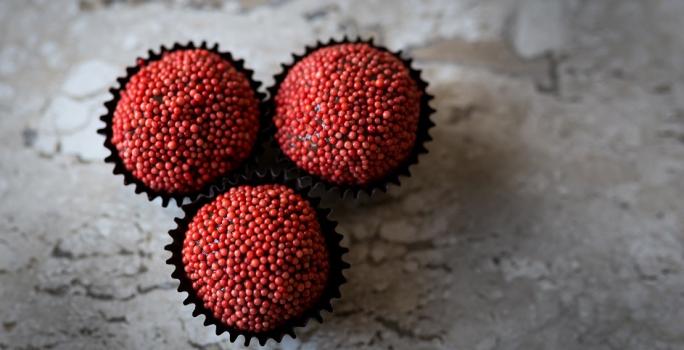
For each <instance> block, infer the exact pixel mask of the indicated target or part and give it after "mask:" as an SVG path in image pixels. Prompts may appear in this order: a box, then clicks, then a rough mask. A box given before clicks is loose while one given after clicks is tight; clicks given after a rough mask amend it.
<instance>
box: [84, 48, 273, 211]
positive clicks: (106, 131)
mask: <svg viewBox="0 0 684 350" xmlns="http://www.w3.org/2000/svg"><path fill="white" fill-rule="evenodd" d="M190 49H204V50H208V51H211V52H214V53H216V54H218V55H219V56H221V57H222V58H223V59H225V60H226V61H228V62H230V63H231V64H232V65H233V66H234V67H235V68H236V69H237V70H238V71H239V72H241V73H242V74H243V75H244V76H245V77H246V78H247V80H249V84H250V86H251V88H252V90H253V91H254V93H255V95H256V98H257V100H258V101H259V115H260V117H259V118H260V120H259V123H260V125H259V126H260V129H263V128H264V126H265V125H266V119H265V115H266V113H265V97H266V95H265V94H263V93H261V92H259V91H258V89H259V86H260V85H261V83H259V82H257V81H255V80H254V79H253V77H252V76H253V75H254V72H253V71H252V70H249V69H247V68H245V66H244V61H243V60H238V59H235V58H233V56H232V55H231V54H230V53H229V52H222V51H219V48H218V45H217V44H214V45H213V46H208V45H207V43H206V42H202V43H201V44H199V45H195V44H194V43H193V42H189V43H187V44H179V43H175V44H174V45H173V46H172V47H170V48H167V47H165V46H162V47H161V48H160V50H159V51H158V52H154V51H152V50H149V51H148V57H147V58H139V59H138V60H137V61H138V62H139V61H141V60H142V64H137V65H135V66H131V67H128V68H126V75H125V76H124V77H121V78H118V79H117V82H118V84H119V86H118V87H113V88H111V89H109V91H110V93H111V94H112V99H111V100H109V101H107V102H105V104H104V105H105V108H106V109H107V113H106V114H104V115H102V116H101V117H100V120H102V121H103V122H104V123H105V127H104V128H102V129H99V130H98V131H97V132H98V133H99V134H102V135H104V136H105V141H104V146H105V147H106V148H107V149H108V150H109V151H110V152H111V154H110V155H109V156H107V157H106V158H105V162H107V163H112V164H113V165H114V170H113V173H114V174H115V175H118V174H120V175H123V178H124V185H134V186H135V193H145V194H147V198H148V199H149V200H150V201H152V200H154V199H155V198H157V197H161V200H162V206H164V207H166V206H167V205H168V204H169V202H170V201H171V200H175V201H176V204H177V205H181V204H182V203H183V200H184V199H185V198H189V200H190V201H193V200H195V198H197V197H198V196H199V195H200V194H201V193H205V192H207V191H208V190H209V188H210V187H211V186H212V184H216V183H220V182H221V181H222V178H221V177H219V178H217V179H215V181H213V182H212V183H210V184H207V185H206V186H205V187H204V188H202V189H200V190H198V191H194V192H189V193H167V192H161V191H155V190H153V189H151V188H150V187H149V186H147V185H145V184H144V183H143V182H142V181H140V180H139V179H137V178H136V177H135V176H133V174H132V173H131V172H130V171H129V170H128V169H126V167H125V166H124V164H123V161H122V159H121V157H119V151H118V150H117V149H116V146H114V145H113V144H112V142H111V137H112V119H113V117H114V110H115V109H116V105H117V104H118V102H119V99H120V98H121V91H122V90H123V89H125V88H126V84H127V83H128V81H129V80H130V78H131V77H132V76H133V75H135V74H136V73H137V72H138V71H139V70H140V68H141V66H144V65H146V64H148V63H150V62H154V61H157V60H159V59H161V58H162V56H163V55H164V54H165V53H168V52H173V51H179V50H190ZM258 135H259V136H258V137H257V140H256V142H255V145H254V146H253V147H252V151H251V155H250V156H249V157H248V158H247V159H246V160H245V161H244V162H243V165H242V166H241V167H239V168H238V169H235V170H233V171H232V172H230V173H229V174H224V175H226V176H227V175H231V174H239V173H243V172H245V171H247V169H248V168H253V167H255V166H256V164H255V162H256V161H255V159H256V155H257V154H259V153H261V145H262V144H263V143H264V140H263V139H261V138H263V137H264V136H265V134H264V133H263V132H262V130H260V131H259V134H258Z"/></svg>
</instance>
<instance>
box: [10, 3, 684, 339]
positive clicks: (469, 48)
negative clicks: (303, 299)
mask: <svg viewBox="0 0 684 350" xmlns="http://www.w3.org/2000/svg"><path fill="white" fill-rule="evenodd" d="M682 21H684V2H682V1H679V0H641V1H637V0H603V1H589V0H574V1H570V0H569V1H560V0H520V1H513V0H510V1H506V0H501V1H492V0H485V1H476V0H458V1H449V0H442V1H439V0H434V1H411V2H408V1H407V2H404V1H401V2H390V1H385V2H380V1H361V0H359V1H345V2H339V3H335V2H331V1H241V2H231V3H226V4H222V3H221V2H219V1H172V2H144V3H143V2H141V1H131V2H118V1H115V2H111V1H97V0H88V1H85V0H84V1H80V2H69V1H21V0H7V1H2V2H0V195H1V197H0V198H1V199H2V200H1V201H0V321H1V324H0V349H105V348H108V349H190V348H195V349H239V348H241V347H242V346H241V345H235V344H230V343H229V342H228V340H227V337H226V336H222V337H216V336H215V335H213V329H212V328H204V327H203V326H202V322H201V319H196V318H193V317H192V316H191V315H190V313H191V308H190V307H189V306H183V305H182V304H181V300H182V299H183V296H182V295H179V293H177V292H176V291H175V287H176V283H175V282H174V281H173V280H172V279H171V278H170V272H171V269H170V268H169V267H168V266H166V265H165V264H164V260H165V259H166V257H167V255H166V253H165V252H164V251H163V246H164V245H165V244H166V243H167V242H168V241H169V238H168V236H167V234H166V231H167V230H168V229H169V228H171V227H172V226H173V224H172V218H173V217H174V216H176V215H177V214H178V213H179V209H178V208H175V207H173V208H167V209H163V208H161V207H160V206H159V205H158V204H159V203H148V202H147V201H146V199H145V198H144V197H142V196H136V195H134V193H133V191H132V188H131V187H124V186H122V179H121V178H120V177H114V176H113V175H111V167H110V166H109V165H105V164H104V163H103V162H102V161H101V158H102V157H103V156H104V155H105V150H104V149H103V147H102V146H101V141H102V140H101V139H100V138H99V137H98V136H97V135H96V134H95V132H94V131H95V129H97V128H98V127H99V122H98V120H97V117H98V115H99V114H100V113H101V112H102V111H103V107H102V106H101V105H102V103H103V102H104V101H105V100H107V98H108V97H107V93H106V90H107V88H108V86H109V85H111V84H112V81H113V79H114V77H116V76H117V75H119V74H122V73H123V69H124V67H125V66H127V65H129V64H131V63H132V62H134V58H135V57H136V56H138V55H143V54H144V53H145V52H146V50H147V49H148V48H151V47H158V46H159V45H160V44H162V43H166V44H169V43H172V42H174V41H176V40H179V41H184V40H188V39H193V40H208V41H210V42H212V41H215V42H218V43H220V44H221V45H222V48H224V49H227V50H231V51H233V52H234V53H235V54H236V55H237V56H238V57H243V58H245V59H246V60H247V62H248V65H249V66H251V67H252V68H254V69H256V76H257V78H258V79H260V80H262V81H264V82H265V83H266V84H270V83H271V82H272V79H271V76H272V75H273V74H274V73H276V72H278V71H279V63H281V62H285V61H288V60H289V58H288V57H289V53H290V52H293V51H294V52H301V50H302V48H303V46H304V45H306V44H309V43H312V42H314V41H315V39H317V38H328V37H330V36H336V37H340V36H341V35H342V34H345V33H346V34H350V35H356V34H361V35H364V36H374V37H376V39H377V40H379V42H381V43H383V44H386V45H387V46H389V47H390V48H393V49H403V50H405V51H407V52H408V53H410V54H411V55H412V56H414V57H415V58H416V59H417V61H416V64H417V66H419V67H421V68H422V69H424V71H425V76H426V78H427V79H428V80H429V81H430V82H431V83H432V85H431V87H430V91H431V92H432V93H433V94H434V95H436V100H435V101H434V104H433V106H434V107H436V108H437V110H438V113H437V114H436V117H435V119H436V122H437V124H438V126H437V127H436V128H435V129H434V132H433V135H434V137H435V141H434V142H433V143H431V144H430V146H429V148H430V151H431V153H430V154H429V155H428V156H426V157H424V158H423V159H422V160H421V163H420V165H419V166H418V167H416V168H415V169H414V176H413V177H412V178H411V179H409V180H407V181H405V185H404V186H402V187H401V188H396V187H395V188H393V189H392V191H391V193H390V194H389V195H387V196H385V197H383V198H381V199H379V200H376V201H372V202H369V203H366V204H363V205H359V206H354V205H347V206H344V207H341V208H339V209H338V210H337V212H336V218H337V219H338V220H340V221H341V222H342V225H341V230H342V231H343V232H345V233H346V234H347V236H348V238H347V241H346V243H347V245H348V246H349V247H350V248H351V254H350V255H349V256H348V260H349V261H350V262H351V263H352V265H353V267H352V269H351V270H350V271H349V272H348V273H347V275H348V277H349V283H348V284H347V285H346V286H345V287H344V289H343V294H344V295H343V299H342V300H340V301H338V302H337V303H336V304H335V307H336V312H335V313H334V314H328V315H326V318H325V322H324V323H323V324H322V325H319V324H317V323H315V322H314V323H312V324H310V325H309V326H308V327H306V328H304V329H300V330H299V332H298V334H299V337H298V338H297V339H294V340H293V339H289V338H288V339H287V340H286V341H285V342H284V343H283V344H274V343H273V342H270V343H269V344H268V345H267V346H268V347H270V348H283V349H334V348H345V349H350V348H366V349H466V350H470V349H472V350H490V349H578V350H579V349H683V348H684V322H683V321H684V254H683V245H684V201H683V200H682V197H684V31H683V30H682V29H683V27H682ZM252 348H257V346H255V345H252Z"/></svg>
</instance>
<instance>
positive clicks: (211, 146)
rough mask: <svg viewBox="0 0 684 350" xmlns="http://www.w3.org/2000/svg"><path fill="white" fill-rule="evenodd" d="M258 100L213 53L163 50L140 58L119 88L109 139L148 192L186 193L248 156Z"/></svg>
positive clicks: (256, 126) (241, 77)
mask: <svg viewBox="0 0 684 350" xmlns="http://www.w3.org/2000/svg"><path fill="white" fill-rule="evenodd" d="M258 106H259V101H258V99H257V96H256V93H255V92H254V91H253V89H252V88H251V86H250V82H249V80H248V79H247V77H246V76H245V75H244V74H243V73H242V72H240V71H238V70H237V69H236V68H235V67H234V66H233V65H232V64H231V63H230V62H229V61H227V60H225V59H223V58H222V57H221V56H219V55H218V54H216V53H213V52H210V51H207V50H201V49H198V50H180V51H174V52H167V53H165V54H164V55H163V57H162V58H161V59H160V60H158V61H154V62H150V63H147V64H146V63H145V62H141V68H140V71H138V72H137V73H136V74H134V75H133V76H132V77H131V78H130V81H129V82H128V83H127V84H126V86H125V88H124V89H123V90H122V91H121V99H120V100H119V102H118V104H117V106H116V110H115V111H114V117H113V120H112V139H111V141H112V144H114V146H115V147H116V149H117V150H118V153H119V157H120V158H121V159H122V160H123V164H124V166H125V167H126V169H127V170H128V171H130V172H131V173H132V174H133V176H135V177H136V178H137V179H139V180H141V181H142V182H143V183H144V184H145V185H147V186H148V187H149V188H151V189H152V190H155V191H162V192H167V193H173V194H184V193H190V192H194V191H198V190H200V189H202V187H204V186H205V185H206V184H208V183H209V182H211V181H212V180H214V179H215V178H216V177H218V176H220V175H222V174H225V173H226V172H229V171H231V170H234V169H235V168H237V167H238V166H239V165H240V164H241V163H242V162H243V161H244V160H245V159H246V158H247V157H248V156H249V154H250V153H251V150H252V147H253V146H254V143H255V140H256V136H257V132H258V129H259V109H258Z"/></svg>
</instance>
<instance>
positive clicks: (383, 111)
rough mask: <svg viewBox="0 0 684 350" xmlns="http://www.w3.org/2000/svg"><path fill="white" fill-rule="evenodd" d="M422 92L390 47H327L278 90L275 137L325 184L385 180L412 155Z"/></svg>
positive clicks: (296, 69)
mask: <svg viewBox="0 0 684 350" xmlns="http://www.w3.org/2000/svg"><path fill="white" fill-rule="evenodd" d="M421 95H422V91H420V89H418V86H417V85H416V83H415V81H414V80H413V79H412V78H411V76H410V72H409V69H408V68H407V67H406V65H405V64H404V63H403V62H402V61H401V60H400V59H399V58H397V57H395V56H394V55H393V54H391V53H389V52H385V51H382V50H379V49H376V48H374V47H372V46H370V45H368V44H364V43H357V44H340V45H334V46H329V47H325V48H321V49H318V50H316V51H314V52H313V53H311V54H310V55H308V56H307V57H305V58H304V59H302V60H301V61H299V62H298V63H297V64H296V65H294V67H292V69H291V70H290V72H289V73H288V75H287V76H286V77H285V79H284V80H283V82H282V84H281V86H280V89H279V90H278V93H277V95H276V97H275V103H276V115H275V117H274V122H275V125H276V127H277V129H278V130H277V132H276V139H277V140H278V143H279V144H280V148H281V149H282V150H283V152H284V153H285V154H286V155H287V156H288V157H289V158H290V159H292V160H293V161H294V162H295V163H296V164H297V166H299V167H300V168H302V169H304V170H306V171H307V172H309V173H311V174H314V175H317V176H319V177H321V178H322V179H324V180H326V181H329V182H332V183H336V184H358V185H363V184H367V183H369V182H372V181H376V180H381V179H382V178H384V177H385V176H387V175H388V174H389V173H390V172H391V171H392V170H394V169H395V168H396V167H397V166H399V164H400V163H401V162H402V161H404V160H405V159H406V157H407V156H408V155H409V154H410V152H411V149H412V147H413V144H414V143H415V140H416V130H417V128H418V118H419V114H420V98H421Z"/></svg>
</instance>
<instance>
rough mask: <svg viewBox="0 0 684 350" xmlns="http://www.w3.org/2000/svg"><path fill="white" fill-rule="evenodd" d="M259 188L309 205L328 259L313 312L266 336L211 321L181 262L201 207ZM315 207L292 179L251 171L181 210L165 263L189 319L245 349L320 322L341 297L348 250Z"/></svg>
mask: <svg viewBox="0 0 684 350" xmlns="http://www.w3.org/2000/svg"><path fill="white" fill-rule="evenodd" d="M260 184H284V185H286V186H289V187H291V188H293V189H294V190H295V191H296V192H297V193H298V194H300V195H301V196H302V197H303V198H305V199H307V200H308V201H309V202H310V203H311V206H312V207H313V208H314V209H315V210H316V213H317V216H318V220H319V223H320V226H321V231H322V233H323V235H324V237H325V243H326V246H327V248H328V256H329V259H330V276H329V277H328V281H327V284H326V287H325V289H324V291H323V294H322V295H321V298H320V299H319V301H318V302H317V303H316V305H315V306H314V307H313V308H311V309H309V310H306V311H305V312H304V314H302V315H301V316H299V317H297V318H295V319H291V320H288V321H287V322H286V323H285V324H284V325H283V326H281V327H279V328H276V329H274V330H271V331H268V332H260V333H254V332H248V331H241V330H238V329H235V328H233V327H229V326H227V325H226V324H224V323H223V322H222V321H221V320H219V319H217V318H216V317H214V315H213V314H212V312H211V310H209V309H207V308H205V307H204V303H203V301H202V300H201V299H200V298H199V297H198V296H197V295H196V294H195V292H194V290H193V288H192V282H191V281H190V279H189V278H188V277H187V276H186V273H185V269H184V266H183V261H182V249H183V240H184V239H185V233H186V231H187V229H188V225H189V223H190V222H191V221H192V219H193V217H194V216H195V214H196V213H197V211H198V210H199V209H200V208H201V207H202V206H204V205H205V204H207V203H209V202H210V201H211V200H213V199H214V198H215V197H216V196H217V195H219V194H221V193H223V192H224V191H226V190H227V189H228V188H230V187H233V186H238V185H260ZM319 204H320V200H319V199H317V198H314V197H311V196H309V195H308V190H307V188H304V187H301V186H299V184H298V182H297V181H296V178H292V177H290V176H288V175H287V174H286V173H285V172H284V171H280V170H270V171H264V172H256V171H254V172H249V173H248V174H245V175H236V176H232V177H230V178H226V179H225V180H224V183H223V184H221V185H217V186H214V187H212V188H211V189H210V191H208V192H207V193H206V194H203V195H201V196H199V198H197V200H196V201H194V202H193V203H191V204H187V205H185V206H183V207H182V209H183V212H184V213H185V215H184V217H182V218H176V219H175V222H176V224H177V225H178V226H177V227H176V228H175V229H172V230H170V231H169V235H171V238H172V239H173V242H172V243H171V244H169V245H167V246H166V247H165V249H166V250H168V251H170V252H171V258H169V259H168V260H167V261H166V262H167V264H169V265H172V266H174V268H175V269H174V271H173V273H172V274H171V276H172V277H173V278H175V279H177V280H178V281H179V282H180V285H179V287H178V291H179V292H186V293H188V297H187V298H186V299H185V300H184V301H183V303H184V304H186V305H188V304H193V305H194V306H195V308H194V311H193V313H192V315H193V316H195V317H197V316H199V315H204V317H205V320H204V325H205V326H209V325H214V326H215V327H216V334H217V335H220V334H222V333H224V332H228V333H229V334H230V341H231V342H235V341H236V339H237V337H238V336H240V335H242V336H244V338H245V345H249V343H250V341H251V339H252V338H256V339H258V341H259V344H261V345H265V344H266V342H267V341H268V340H269V339H273V340H275V341H276V342H280V341H281V340H282V338H283V336H285V335H286V334H289V335H290V336H292V337H293V338H294V337H296V335H295V331H294V328H296V327H304V326H305V325H306V323H307V322H308V320H309V319H312V318H313V319H316V320H318V321H319V322H322V321H323V318H322V316H321V311H322V310H327V311H329V312H332V304H331V301H332V299H333V298H340V296H341V294H340V286H341V285H342V284H343V283H345V282H346V279H345V277H344V276H343V274H342V271H343V270H344V269H347V268H349V264H347V263H346V262H345V261H344V260H343V259H342V255H344V254H345V253H347V251H348V250H347V249H346V248H343V247H341V246H340V242H341V241H342V235H341V234H339V233H337V232H336V231H335V227H336V226H337V223H336V222H335V221H332V220H330V219H329V218H328V216H329V214H330V212H331V210H330V209H324V208H321V207H320V206H319Z"/></svg>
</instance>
